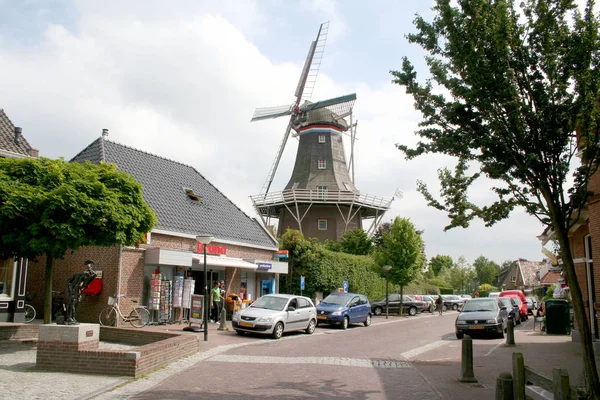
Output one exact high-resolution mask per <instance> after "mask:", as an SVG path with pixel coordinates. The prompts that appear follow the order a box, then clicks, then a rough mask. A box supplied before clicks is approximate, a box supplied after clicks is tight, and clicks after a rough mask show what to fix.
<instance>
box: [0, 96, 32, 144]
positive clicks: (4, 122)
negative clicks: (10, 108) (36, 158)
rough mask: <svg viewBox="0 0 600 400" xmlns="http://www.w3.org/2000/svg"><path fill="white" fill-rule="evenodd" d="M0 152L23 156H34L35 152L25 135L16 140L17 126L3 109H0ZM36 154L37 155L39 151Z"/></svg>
mask: <svg viewBox="0 0 600 400" xmlns="http://www.w3.org/2000/svg"><path fill="white" fill-rule="evenodd" d="M0 150H5V151H8V152H11V153H15V154H20V155H22V156H32V155H33V154H32V150H34V149H33V148H32V147H31V145H30V144H29V142H27V139H25V137H23V135H21V136H20V137H19V138H18V139H17V140H15V126H14V124H13V123H12V121H11V120H10V118H8V115H6V113H5V112H4V109H2V108H0ZM34 151H35V150H34ZM35 153H36V155H37V151H35Z"/></svg>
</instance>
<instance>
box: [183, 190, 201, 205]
mask: <svg viewBox="0 0 600 400" xmlns="http://www.w3.org/2000/svg"><path fill="white" fill-rule="evenodd" d="M183 191H184V192H185V194H187V196H188V197H189V198H190V199H192V200H194V201H195V202H196V203H199V202H200V195H199V194H196V193H194V190H193V189H190V188H186V187H184V188H183Z"/></svg>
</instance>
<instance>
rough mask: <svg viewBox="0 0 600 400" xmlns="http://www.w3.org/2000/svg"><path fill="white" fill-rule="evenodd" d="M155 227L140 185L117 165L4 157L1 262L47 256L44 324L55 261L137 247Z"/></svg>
mask: <svg viewBox="0 0 600 400" xmlns="http://www.w3.org/2000/svg"><path fill="white" fill-rule="evenodd" d="M155 223H156V217H155V215H154V213H153V212H152V210H151V209H150V207H149V206H148V205H147V204H146V203H145V202H144V199H143V197H142V187H141V185H140V184H139V183H138V182H136V181H135V179H133V177H131V176H130V175H128V174H127V173H125V172H122V171H119V170H117V168H116V166H115V165H112V164H101V165H95V164H91V163H85V164H80V163H68V162H65V161H63V160H50V159H47V158H39V159H31V158H23V159H13V158H0V232H1V236H0V257H2V258H4V259H6V258H9V257H27V258H30V259H36V258H37V257H39V256H42V255H46V257H47V265H46V284H45V292H46V293H45V304H44V310H45V313H44V321H45V322H46V323H48V322H50V308H51V307H50V305H51V299H52V297H51V296H52V293H51V292H52V262H53V260H54V259H56V258H62V257H63V256H64V255H65V254H66V253H67V251H75V250H77V249H79V248H81V247H83V246H111V245H116V244H123V245H136V244H137V243H139V242H140V241H142V240H143V239H144V234H145V233H146V232H149V231H150V230H151V229H152V227H153V226H154V224H155Z"/></svg>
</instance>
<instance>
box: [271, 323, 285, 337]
mask: <svg viewBox="0 0 600 400" xmlns="http://www.w3.org/2000/svg"><path fill="white" fill-rule="evenodd" d="M282 335H283V322H278V323H277V324H276V325H275V328H274V329H273V333H272V334H271V336H272V337H273V339H279V338H281V336H282Z"/></svg>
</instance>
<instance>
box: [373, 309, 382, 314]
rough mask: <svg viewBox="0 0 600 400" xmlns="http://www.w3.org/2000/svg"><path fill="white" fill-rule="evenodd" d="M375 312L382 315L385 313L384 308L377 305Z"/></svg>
mask: <svg viewBox="0 0 600 400" xmlns="http://www.w3.org/2000/svg"><path fill="white" fill-rule="evenodd" d="M373 312H374V313H375V315H381V314H383V308H381V307H375V310H373Z"/></svg>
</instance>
